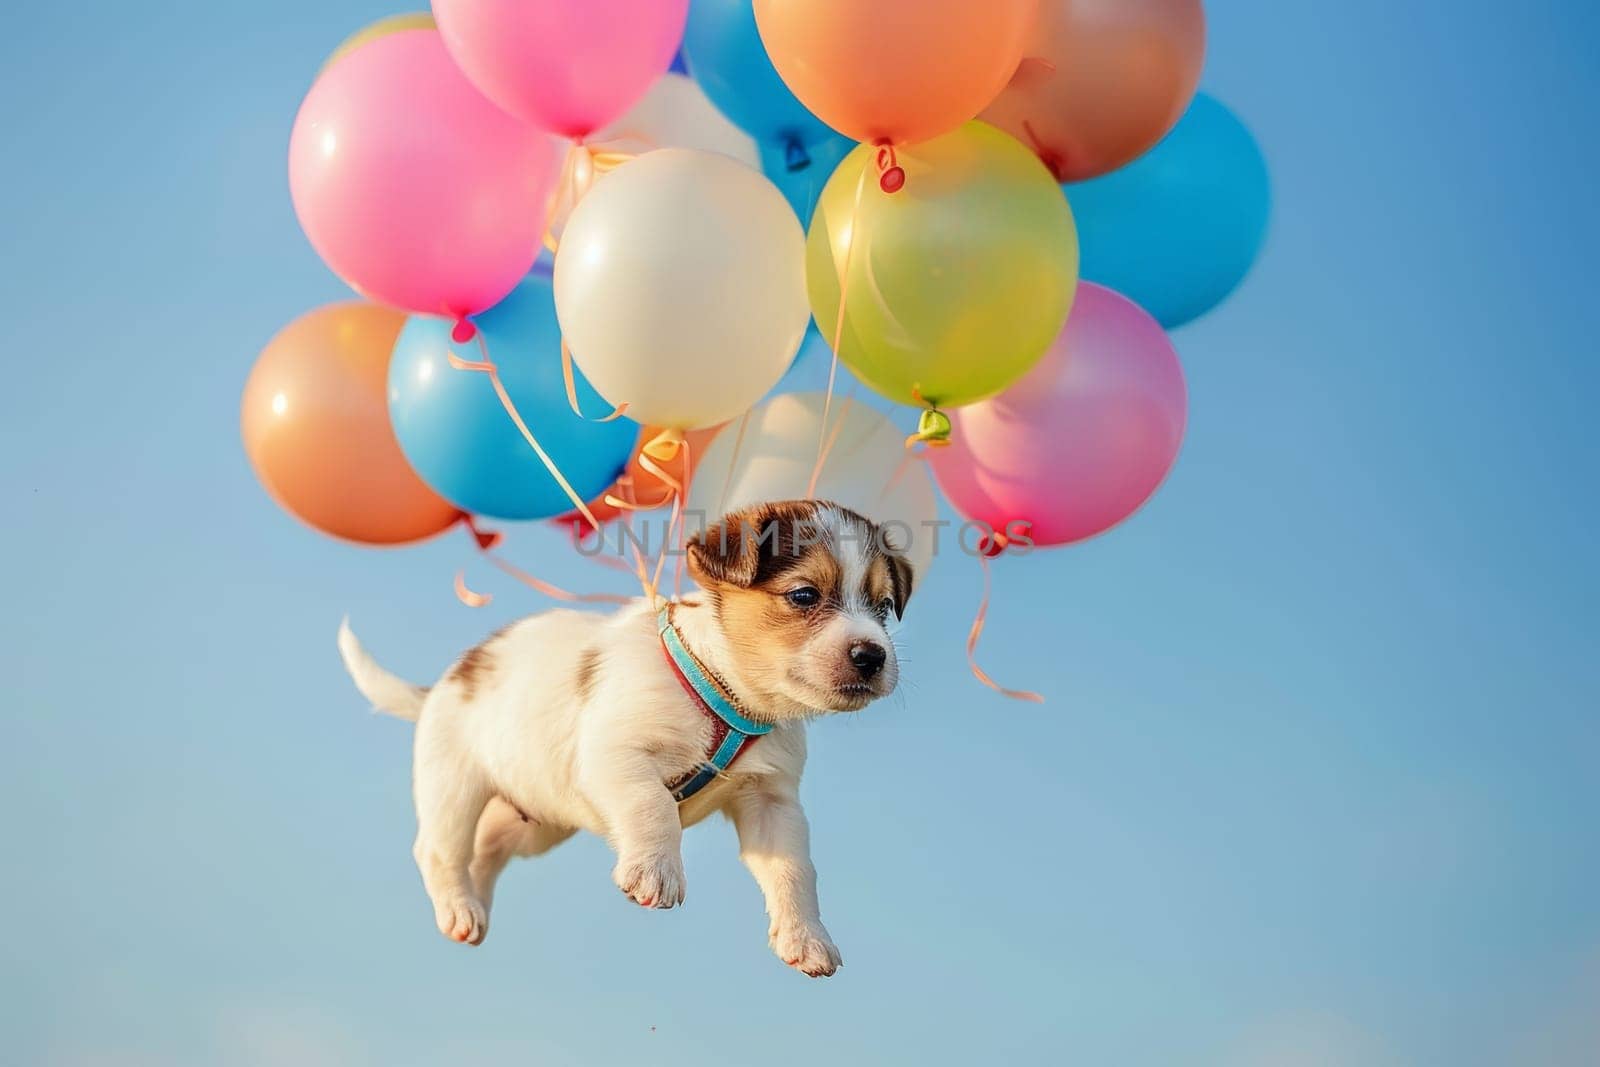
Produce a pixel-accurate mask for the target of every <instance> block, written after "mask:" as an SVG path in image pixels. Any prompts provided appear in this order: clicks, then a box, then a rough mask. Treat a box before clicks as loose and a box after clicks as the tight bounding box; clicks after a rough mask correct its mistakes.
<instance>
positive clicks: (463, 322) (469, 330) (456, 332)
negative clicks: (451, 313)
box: [450, 315, 478, 345]
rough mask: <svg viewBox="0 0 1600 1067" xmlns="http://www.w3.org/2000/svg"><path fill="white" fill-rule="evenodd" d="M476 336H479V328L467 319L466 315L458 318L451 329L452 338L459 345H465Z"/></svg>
mask: <svg viewBox="0 0 1600 1067" xmlns="http://www.w3.org/2000/svg"><path fill="white" fill-rule="evenodd" d="M476 336H478V328H477V327H476V326H474V325H472V323H471V322H469V321H467V317H466V316H465V315H462V316H460V317H459V318H457V319H456V324H455V326H453V327H451V329H450V340H452V341H454V342H455V343H456V344H458V345H464V344H466V343H467V342H468V341H471V340H472V339H473V338H474V337H476Z"/></svg>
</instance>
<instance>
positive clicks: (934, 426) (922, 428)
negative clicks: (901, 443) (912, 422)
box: [906, 408, 951, 448]
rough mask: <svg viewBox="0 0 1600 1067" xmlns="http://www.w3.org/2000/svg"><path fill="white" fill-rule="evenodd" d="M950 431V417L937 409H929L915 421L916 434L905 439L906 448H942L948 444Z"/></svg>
mask: <svg viewBox="0 0 1600 1067" xmlns="http://www.w3.org/2000/svg"><path fill="white" fill-rule="evenodd" d="M950 429H951V427H950V416H948V415H946V414H945V413H944V412H942V411H940V410H939V409H938V408H929V409H927V410H926V411H924V412H923V413H922V417H921V418H919V419H917V432H916V433H914V434H912V435H911V436H910V437H908V438H906V447H907V448H912V447H914V446H916V445H927V446H928V447H929V448H944V447H946V446H947V445H949V444H950Z"/></svg>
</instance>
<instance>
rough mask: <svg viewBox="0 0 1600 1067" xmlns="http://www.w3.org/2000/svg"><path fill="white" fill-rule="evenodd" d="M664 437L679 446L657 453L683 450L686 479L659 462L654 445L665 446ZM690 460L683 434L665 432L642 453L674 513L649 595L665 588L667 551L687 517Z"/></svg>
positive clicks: (673, 454) (647, 469)
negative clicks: (662, 582)
mask: <svg viewBox="0 0 1600 1067" xmlns="http://www.w3.org/2000/svg"><path fill="white" fill-rule="evenodd" d="M663 440H665V441H669V442H672V443H673V444H674V446H675V447H673V448H672V449H671V451H670V453H666V452H665V448H664V447H657V448H656V453H655V455H663V454H664V453H665V459H667V460H671V459H673V458H675V457H676V455H677V454H678V452H680V451H681V452H682V453H683V464H684V466H683V473H684V478H683V480H680V479H677V478H674V477H673V476H672V475H671V474H670V473H669V472H668V471H667V470H666V468H664V467H662V466H661V465H660V464H659V463H657V462H656V459H655V455H652V454H651V452H652V447H653V446H661V445H662V443H663ZM689 461H690V456H689V442H688V440H687V439H686V438H682V437H681V436H679V437H677V438H673V437H672V436H670V435H668V434H663V435H662V437H658V438H656V439H655V440H654V441H651V442H650V443H649V444H647V445H645V446H644V450H643V451H642V452H640V453H639V466H640V467H642V468H643V469H644V470H645V472H646V473H648V474H649V475H651V476H652V477H653V478H655V479H656V481H658V482H660V483H661V484H662V485H664V486H666V487H667V489H668V491H669V493H670V495H671V497H672V514H671V515H670V516H668V518H667V528H666V531H665V534H664V535H663V537H662V538H661V551H660V552H659V553H658V554H657V556H656V569H655V576H654V577H653V578H651V579H650V581H649V583H648V584H647V585H646V586H645V595H646V596H649V597H652V598H653V597H655V596H656V595H657V590H659V589H660V588H661V575H662V572H663V571H664V569H665V568H666V564H667V552H668V551H669V550H670V549H671V548H672V543H673V537H674V535H675V533H676V531H677V529H678V523H679V521H680V520H681V519H682V518H683V493H684V485H685V484H686V482H687V480H688V475H689Z"/></svg>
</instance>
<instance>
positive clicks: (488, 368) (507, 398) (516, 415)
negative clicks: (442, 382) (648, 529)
mask: <svg viewBox="0 0 1600 1067" xmlns="http://www.w3.org/2000/svg"><path fill="white" fill-rule="evenodd" d="M477 340H478V350H479V351H480V352H482V353H483V359H482V360H480V361H476V362H475V361H472V360H465V359H462V358H461V357H460V356H458V355H456V354H455V353H454V352H451V353H450V366H452V367H454V368H455V369H456V370H469V371H477V372H478V373H480V374H485V375H488V378H489V384H490V385H492V386H493V387H494V394H495V396H497V397H499V398H500V406H501V407H502V408H504V409H505V412H506V414H507V415H509V416H511V421H512V422H513V423H515V424H516V427H517V430H518V431H519V432H520V433H521V434H522V439H523V440H524V441H526V442H528V445H529V446H530V447H531V448H532V449H533V450H534V452H535V453H537V454H538V456H539V461H540V462H541V463H543V464H544V469H545V470H547V471H549V472H550V477H552V478H554V479H555V480H556V484H557V485H559V486H561V491H562V492H564V493H566V494H567V499H568V500H570V501H572V504H573V506H574V507H576V508H577V509H578V513H579V514H580V515H582V516H583V517H584V518H585V519H587V520H588V522H589V525H590V526H591V527H593V528H594V529H595V530H596V531H598V530H599V529H600V522H599V520H598V519H596V518H595V517H594V512H592V511H590V510H589V505H588V504H587V503H585V502H584V500H583V498H582V497H580V496H579V495H578V491H577V490H576V489H574V488H572V483H571V482H569V481H567V477H566V475H564V474H562V473H561V468H559V467H557V466H556V463H555V460H553V459H551V458H550V454H549V453H548V452H546V451H545V450H544V446H542V445H540V444H539V439H538V438H537V437H535V436H533V431H532V430H530V429H528V424H527V423H526V422H524V421H523V420H522V413H521V412H519V411H518V410H517V405H516V404H515V403H513V402H512V400H511V394H509V393H507V392H506V387H505V385H504V384H503V383H502V382H501V381H500V369H499V368H498V367H496V366H495V364H494V361H493V360H492V359H490V358H489V346H488V344H487V342H485V341H484V339H483V334H482V333H479V334H478V335H477Z"/></svg>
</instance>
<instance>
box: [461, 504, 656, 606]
mask: <svg viewBox="0 0 1600 1067" xmlns="http://www.w3.org/2000/svg"><path fill="white" fill-rule="evenodd" d="M462 523H463V525H465V526H466V528H467V531H468V532H469V533H471V535H472V539H473V541H474V542H475V543H476V544H477V546H478V550H479V551H480V552H481V553H482V554H483V558H484V559H486V560H488V561H489V562H490V563H492V564H493V565H494V566H496V567H498V568H499V569H500V570H502V571H504V572H505V573H506V574H509V575H510V576H511V577H513V578H515V579H516V580H517V581H519V582H521V583H522V584H524V585H526V586H529V587H530V588H532V589H536V590H538V591H539V592H541V593H543V594H544V595H545V596H547V597H551V598H553V599H555V600H563V601H566V602H567V603H569V604H626V603H628V602H629V600H630V598H629V597H625V596H618V595H617V594H615V593H573V592H570V591H568V590H566V589H562V588H561V587H560V586H558V585H552V584H550V583H549V582H547V581H544V580H543V579H541V578H535V577H534V576H533V575H531V574H529V573H528V572H527V571H525V570H523V569H522V568H520V567H518V566H516V565H515V564H513V563H510V562H508V561H506V560H504V559H501V558H500V557H499V556H497V555H495V553H494V549H495V548H496V547H497V546H498V545H499V544H500V534H499V533H497V532H495V531H492V530H484V529H481V528H480V527H479V526H478V524H477V522H476V521H475V520H474V519H473V518H472V516H470V515H464V516H462ZM596 532H597V533H598V532H599V531H598V530H597V531H596ZM573 534H574V536H581V535H580V533H579V530H578V529H577V527H576V525H574V528H573ZM455 593H456V599H457V600H459V601H461V603H463V604H465V605H466V606H467V607H469V608H481V607H484V606H486V605H488V604H490V603H492V602H493V601H494V596H493V595H492V594H490V593H479V592H475V591H474V590H472V589H470V588H468V587H467V573H466V571H464V570H461V571H457V572H456V577H455Z"/></svg>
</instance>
